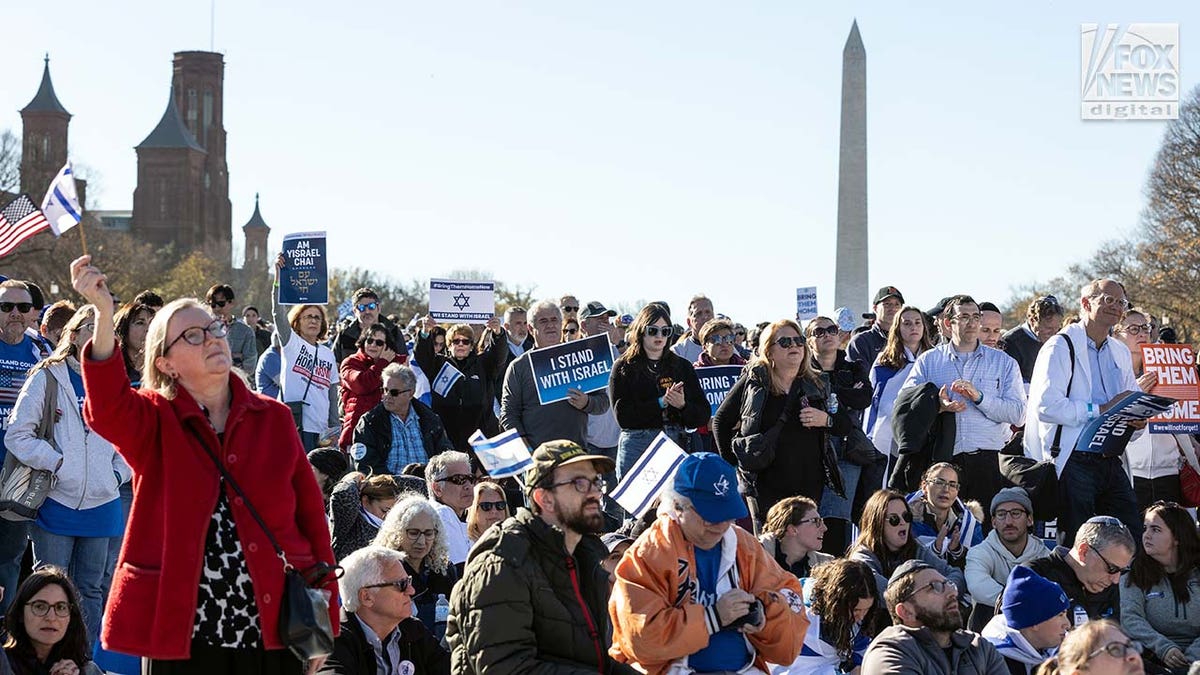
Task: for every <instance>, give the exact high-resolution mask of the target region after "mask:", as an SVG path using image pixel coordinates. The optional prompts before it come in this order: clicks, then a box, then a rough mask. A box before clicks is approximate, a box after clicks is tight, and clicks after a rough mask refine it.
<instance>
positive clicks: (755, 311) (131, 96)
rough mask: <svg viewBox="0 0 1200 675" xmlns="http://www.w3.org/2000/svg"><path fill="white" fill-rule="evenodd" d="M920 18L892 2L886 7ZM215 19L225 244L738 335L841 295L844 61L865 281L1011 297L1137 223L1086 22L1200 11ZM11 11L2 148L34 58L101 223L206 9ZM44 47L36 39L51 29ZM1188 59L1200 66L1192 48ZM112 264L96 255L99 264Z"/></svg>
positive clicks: (366, 5) (349, 9) (313, 11)
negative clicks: (848, 43)
mask: <svg viewBox="0 0 1200 675" xmlns="http://www.w3.org/2000/svg"><path fill="white" fill-rule="evenodd" d="M900 4H904V5H906V6H904V7H900V6H898V5H900ZM977 4H978V3H949V2H945V3H928V2H925V3H889V2H877V3H876V2H870V3H868V2H862V3H853V2H847V3H800V2H786V1H783V0H780V1H777V2H750V3H728V2H715V1H712V2H704V1H693V2H683V1H671V2H657V3H635V2H604V3H600V2H591V3H584V2H561V1H558V2H551V1H549V0H547V1H545V2H518V3H495V2H478V3H432V2H426V3H413V2H403V3H390V2H374V1H371V2H365V1H364V2H358V3H348V4H343V5H336V4H330V3H326V2H313V1H309V0H297V1H296V2H289V3H283V2H271V3H267V2H251V1H243V2H238V3H233V2H229V1H228V0H223V1H222V0H219V1H218V3H217V6H216V31H215V42H214V45H215V48H216V50H217V51H220V52H222V53H224V54H225V60H226V71H225V126H226V130H227V132H228V158H229V171H230V198H231V200H232V202H233V213H234V215H233V221H234V231H235V236H238V237H240V227H241V225H242V224H244V223H245V221H246V220H247V219H248V218H249V217H250V214H251V212H252V211H253V205H254V204H253V203H254V194H255V192H259V193H261V194H262V209H263V215H264V217H265V218H266V220H267V223H268V224H269V225H270V226H271V227H272V245H273V246H277V245H278V242H279V239H280V238H281V236H282V235H283V234H284V233H285V232H290V231H302V230H312V229H326V230H328V231H329V233H330V238H331V239H330V244H329V246H330V261H331V263H332V264H333V265H335V266H346V265H358V266H365V267H370V268H373V269H376V270H379V271H381V272H383V273H386V274H390V275H392V276H394V277H397V278H401V279H408V278H412V277H420V278H427V277H431V276H434V277H436V276H443V275H445V274H446V273H447V272H449V271H450V270H453V269H463V268H475V269H486V270H490V271H492V272H493V273H494V275H495V277H496V278H497V279H499V280H502V281H505V282H508V283H510V284H522V285H525V286H528V285H530V284H536V285H537V287H538V291H539V294H540V295H544V296H547V297H549V296H557V295H558V294H560V293H562V292H564V291H570V292H573V293H575V294H576V295H577V296H578V297H579V298H580V299H581V300H584V301H587V300H590V299H599V300H602V301H604V302H606V303H609V304H614V303H619V302H631V301H633V300H636V299H665V300H667V301H669V302H670V303H671V304H672V306H673V308H674V309H675V310H676V314H677V318H681V316H682V310H683V308H684V306H685V305H686V302H687V298H688V297H690V296H691V295H692V294H693V293H695V292H704V293H707V294H708V295H710V296H711V297H712V298H713V299H714V301H715V304H716V309H717V311H718V312H724V313H727V314H730V315H732V316H733V317H734V318H735V319H738V320H742V321H746V322H750V321H758V320H765V319H774V318H778V317H782V316H787V315H790V314H792V313H794V311H795V304H794V297H795V288H796V287H797V286H809V285H816V286H818V287H819V298H820V305H821V308H822V310H823V311H826V310H828V311H831V310H832V309H833V307H832V306H831V304H832V301H833V273H834V233H835V225H836V218H837V211H836V203H837V162H838V122H839V103H840V83H841V52H842V46H843V44H844V42H845V39H846V35H847V33H848V31H849V28H850V23H851V20H852V19H854V18H855V17H857V19H858V22H859V27H860V29H861V32H862V36H863V40H864V43H865V45H866V49H867V83H868V84H867V88H868V91H867V98H868V103H867V105H868V147H869V154H868V164H869V179H868V180H869V205H870V206H869V213H870V216H869V218H870V247H871V270H870V285H871V287H872V288H874V287H877V286H880V285H884V284H894V285H896V286H898V287H900V289H901V290H902V291H903V292H904V293H905V295H906V297H907V299H908V300H909V301H910V302H915V303H917V304H920V305H922V306H928V305H931V304H933V302H934V301H935V300H936V299H937V298H938V297H940V296H943V295H946V294H948V293H950V292H969V293H972V294H974V295H975V296H976V297H977V298H980V299H992V300H995V301H1005V300H1007V299H1008V298H1009V296H1010V288H1011V287H1012V286H1014V285H1017V284H1021V283H1026V282H1029V281H1032V280H1035V279H1046V278H1049V277H1052V276H1054V275H1056V274H1058V273H1059V272H1060V271H1061V270H1063V269H1064V268H1065V267H1066V266H1067V265H1068V264H1070V263H1071V262H1073V261H1075V260H1078V259H1081V258H1084V257H1086V256H1087V255H1088V254H1089V253H1090V252H1091V251H1092V250H1093V249H1094V248H1095V246H1096V245H1097V244H1098V243H1099V242H1101V241H1103V240H1105V239H1108V238H1112V237H1115V236H1119V235H1122V234H1124V233H1128V232H1130V231H1131V230H1132V229H1133V228H1134V227H1136V225H1137V222H1138V215H1139V212H1140V210H1141V208H1142V203H1143V197H1142V190H1143V185H1144V182H1145V177H1146V173H1147V170H1148V169H1149V167H1150V165H1151V163H1152V161H1153V158H1154V154H1155V152H1156V150H1157V147H1158V143H1159V140H1160V138H1161V135H1162V132H1163V129H1164V123H1161V122H1124V123H1122V122H1086V123H1085V122H1083V121H1081V120H1080V119H1079V87H1080V37H1079V25H1080V23H1081V22H1085V21H1098V22H1102V23H1103V22H1152V21H1164V22H1178V23H1179V24H1180V36H1181V43H1182V44H1181V57H1182V58H1181V70H1182V78H1181V80H1182V89H1183V91H1184V92H1185V93H1186V92H1187V91H1188V90H1190V89H1191V88H1192V87H1193V86H1195V84H1196V83H1197V82H1198V81H1200V80H1198V79H1197V78H1196V77H1193V75H1194V71H1193V70H1192V69H1191V68H1190V67H1189V64H1190V63H1193V62H1194V61H1191V60H1190V55H1191V53H1192V49H1189V47H1191V43H1190V41H1189V38H1190V37H1191V35H1192V33H1191V32H1190V30H1189V29H1190V27H1191V26H1192V25H1195V24H1194V23H1193V21H1192V20H1193V19H1196V18H1200V5H1197V4H1196V3H1191V2H1183V1H1178V2H1172V3H1156V5H1155V8H1154V9H1153V10H1151V9H1142V8H1138V6H1136V5H1133V4H1130V3H1127V2H1126V3H1122V2H1091V3H1055V4H1054V5H1052V6H1048V7H1045V8H1040V7H1039V8H1037V9H1014V8H1013V7H1012V6H1010V5H996V6H988V7H979V6H976V5H977ZM56 8H57V11H56V13H55V20H54V21H53V22H52V23H48V22H47V21H46V18H45V14H44V10H43V9H42V8H40V7H39V6H38V3H28V2H25V3H14V4H12V6H10V7H7V8H6V9H5V17H6V21H7V22H8V23H9V25H23V26H27V27H29V28H31V30H24V31H9V32H8V35H7V36H6V43H5V49H4V53H5V58H4V70H5V86H4V87H3V88H0V111H7V112H4V113H3V114H0V129H4V128H10V129H12V130H13V131H14V132H18V133H19V131H20V117H19V115H18V114H17V113H16V110H18V109H19V108H21V107H23V106H24V105H25V104H26V103H27V102H28V100H29V99H30V98H31V97H32V96H33V94H34V92H35V91H36V89H37V85H38V80H39V77H40V75H41V68H42V54H43V53H44V52H46V51H49V52H50V55H51V71H52V74H53V77H54V84H55V88H56V90H57V92H58V95H59V98H60V99H61V100H62V102H63V104H64V105H65V106H66V107H67V108H68V110H70V111H71V113H72V114H73V115H74V118H73V119H72V121H71V148H72V158H73V159H74V160H75V161H77V162H82V163H85V164H87V165H89V166H91V167H93V168H94V169H95V170H96V171H97V172H98V173H99V174H100V176H101V179H100V183H101V194H100V195H99V204H92V207H93V208H105V209H123V208H129V207H130V205H131V204H132V195H133V188H134V183H135V179H136V157H135V154H134V151H133V146H134V145H136V144H137V143H138V142H140V141H141V140H142V138H144V137H145V136H146V134H148V133H149V131H150V130H151V129H152V128H153V127H154V125H155V124H156V123H157V121H158V119H159V117H160V116H161V115H162V110H163V107H164V105H165V101H166V95H167V91H168V85H169V83H170V76H171V58H172V53H173V52H175V51H182V50H188V49H208V48H209V40H210V31H209V10H210V5H209V3H208V2H194V3H190V4H187V5H185V4H183V3H174V2H171V3H165V2H150V1H144V2H143V1H136V0H130V1H120V0H118V1H117V2H114V3H94V2H91V3H85V2H77V1H75V0H63V1H62V2H60V3H58V4H57V5H56ZM43 28H44V29H43ZM1197 45H1198V46H1197V47H1196V49H1200V43H1197ZM101 264H102V261H101Z"/></svg>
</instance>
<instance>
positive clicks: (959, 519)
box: [0, 256, 1200, 675]
mask: <svg viewBox="0 0 1200 675" xmlns="http://www.w3.org/2000/svg"><path fill="white" fill-rule="evenodd" d="M285 264H286V263H285V261H284V260H283V258H282V257H280V259H279V260H278V261H277V268H276V269H277V270H278V269H282V267H283V266H284V265H285ZM109 271H110V272H111V270H109ZM71 273H72V281H73V285H74V291H75V292H76V293H77V294H78V296H80V297H81V298H82V299H83V300H84V302H85V303H86V304H82V305H80V306H78V307H76V306H75V305H74V304H72V303H71V301H70V300H68V299H60V300H57V301H55V302H50V301H49V300H50V299H48V298H46V297H45V296H44V294H43V292H42V290H41V288H40V287H39V286H38V285H37V284H36V283H35V282H34V281H17V280H6V281H2V282H0V415H2V416H3V419H4V425H3V431H2V432H0V439H2V446H3V448H4V451H5V452H6V453H7V455H8V456H9V458H10V459H11V460H12V461H10V462H9V463H10V464H13V463H19V464H21V465H24V466H26V467H29V468H30V469H32V470H35V471H44V472H48V473H49V474H51V475H52V476H53V480H52V481H51V482H50V487H49V489H48V491H47V493H46V494H45V495H44V497H45V500H44V502H43V503H41V504H40V507H39V508H38V510H37V515H36V517H35V518H33V519H24V520H23V519H20V518H16V517H12V518H10V517H9V516H10V515H12V514H7V513H6V514H3V515H4V516H5V517H4V518H0V586H2V587H3V589H4V593H3V595H2V596H0V609H2V610H3V613H4V615H5V616H4V642H3V646H4V651H5V655H6V657H7V658H0V675H4V674H5V673H9V672H11V673H15V674H17V675H33V674H48V675H74V674H76V673H87V674H88V675H95V674H98V673H102V672H109V673H118V674H127V675H131V674H134V673H149V674H151V675H159V674H162V673H167V674H172V675H174V674H191V673H255V674H259V673H268V674H274V673H302V672H306V673H310V674H312V673H327V674H339V675H350V674H360V673H361V674H369V675H375V674H380V675H419V674H423V673H432V674H436V675H441V674H448V673H451V672H453V673H454V674H455V675H471V674H474V675H496V674H502V673H510V672H535V671H536V672H578V673H586V672H593V673H595V672H600V673H601V674H606V673H616V674H620V673H633V672H635V671H636V672H641V673H646V674H648V675H690V674H692V673H695V674H698V675H705V674H715V673H726V674H728V673H763V674H765V673H768V672H769V673H771V674H772V675H808V674H813V675H839V674H862V675H867V674H874V673H914V674H915V673H923V674H929V673H947V674H949V673H964V674H975V673H978V674H987V675H1003V674H1018V673H1020V674H1024V675H1031V674H1033V673H1083V672H1087V673H1094V674H1101V675H1103V674H1106V673H1142V672H1148V673H1156V674H1157V673H1165V674H1172V675H1179V674H1185V673H1189V670H1190V672H1191V673H1196V672H1200V665H1198V664H1200V535H1198V530H1197V521H1196V516H1195V511H1194V509H1193V508H1190V507H1191V506H1194V501H1195V499H1196V496H1195V494H1194V493H1193V492H1192V491H1191V490H1190V488H1189V487H1188V486H1187V485H1185V483H1187V482H1188V480H1189V479H1188V478H1187V477H1188V476H1189V475H1194V473H1195V472H1196V471H1197V470H1198V469H1200V466H1197V461H1196V448H1197V447H1198V444H1197V441H1196V440H1195V439H1194V438H1193V437H1192V436H1190V435H1186V434H1178V435H1172V434H1151V433H1149V432H1148V431H1146V430H1145V429H1143V428H1142V427H1144V426H1145V425H1144V423H1141V422H1132V423H1130V427H1131V430H1132V433H1130V434H1128V435H1129V436H1130V438H1129V439H1128V442H1127V443H1126V444H1122V445H1120V447H1119V448H1118V449H1117V450H1115V451H1114V450H1112V449H1111V448H1110V449H1108V450H1107V451H1105V452H1092V451H1091V450H1090V447H1089V445H1088V444H1087V443H1079V442H1078V439H1079V438H1080V436H1081V434H1083V433H1084V428H1085V427H1086V426H1087V424H1088V423H1089V422H1090V421H1092V420H1094V419H1096V418H1097V417H1098V416H1101V415H1103V414H1104V413H1105V412H1106V411H1107V410H1109V409H1110V408H1111V407H1112V406H1114V405H1116V404H1117V402H1119V401H1120V400H1121V399H1122V398H1123V397H1124V396H1126V395H1127V394H1129V393H1131V392H1148V393H1150V392H1153V391H1154V390H1155V387H1156V386H1157V384H1158V381H1157V377H1156V376H1155V375H1154V374H1153V372H1151V373H1147V372H1145V367H1144V364H1143V363H1142V359H1141V350H1140V347H1141V345H1142V344H1146V343H1152V342H1160V341H1166V342H1170V341H1173V340H1174V337H1173V336H1172V335H1170V334H1169V332H1170V327H1169V326H1161V325H1158V324H1157V322H1156V320H1155V318H1154V317H1153V316H1152V315H1151V314H1149V313H1147V312H1146V311H1145V310H1142V309H1138V308H1136V307H1133V306H1131V303H1130V301H1129V298H1128V297H1127V296H1126V294H1125V290H1124V288H1123V287H1122V286H1121V284H1120V283H1119V282H1118V281H1115V280H1111V279H1099V280H1096V281H1093V282H1091V283H1089V284H1087V285H1086V286H1084V287H1083V288H1082V289H1081V290H1080V293H1079V297H1078V298H1074V299H1072V300H1071V302H1069V303H1065V302H1060V301H1059V300H1058V299H1057V298H1055V297H1053V296H1044V297H1040V298H1037V299H1035V300H1034V301H1033V302H1031V303H1030V305H1029V307H1028V312H1027V316H1026V319H1025V320H1024V321H1023V322H1021V323H1020V324H1019V325H1017V326H1012V327H1009V328H1008V329H1007V330H1005V327H1004V326H1003V320H1004V318H1003V314H1002V313H1001V312H1000V310H999V309H998V308H997V307H996V306H995V305H994V304H992V303H989V302H978V301H976V300H975V299H974V298H972V297H971V296H969V295H962V294H960V295H953V296H950V297H946V298H943V299H941V300H940V301H939V302H938V303H937V304H936V305H935V306H934V307H933V308H932V309H929V310H922V309H921V308H919V307H918V306H917V305H914V304H909V303H907V302H906V301H905V298H904V296H903V294H902V293H901V292H900V290H899V289H898V288H896V287H894V286H886V287H883V288H881V289H880V290H879V292H878V293H877V294H876V295H875V296H874V299H873V303H872V307H871V310H872V311H871V312H870V313H868V314H864V315H863V316H862V319H861V320H860V319H859V318H858V317H855V316H853V315H852V314H850V313H849V312H848V311H845V310H838V311H837V312H834V313H833V314H832V316H824V315H822V316H817V317H815V318H811V319H808V320H807V321H804V322H800V321H795V320H792V319H781V320H777V321H769V322H763V323H758V324H750V325H751V328H750V329H749V330H747V328H746V326H745V325H743V324H740V323H737V322H735V321H733V320H732V319H730V318H729V317H727V316H725V315H723V314H719V313H717V312H716V311H715V309H714V307H713V303H712V301H711V300H710V299H709V298H707V297H705V296H703V295H697V296H695V297H694V298H692V299H691V300H690V301H689V303H688V305H687V307H686V318H685V319H684V321H683V322H682V323H680V324H677V323H676V322H675V321H674V319H673V315H672V311H671V308H670V307H669V305H668V304H667V303H665V302H653V303H650V304H648V305H646V306H645V307H643V308H641V309H640V311H638V312H637V313H636V314H634V315H622V316H618V313H617V312H615V311H613V310H610V309H608V308H607V307H606V306H605V305H604V304H603V303H602V302H599V301H590V302H587V303H581V302H579V300H578V299H577V298H576V297H574V296H571V295H566V296H563V297H561V298H558V299H555V300H546V301H540V302H537V303H534V304H533V305H532V306H530V307H528V308H523V307H509V308H507V309H506V310H505V311H504V313H503V315H502V316H496V317H493V318H492V319H490V320H488V321H486V322H484V323H483V324H481V325H470V324H465V323H460V324H454V325H449V326H443V325H439V324H438V323H437V322H436V321H434V320H433V319H432V318H430V317H424V318H423V319H419V320H414V321H413V322H411V323H408V324H405V323H404V322H402V321H400V320H398V319H397V318H396V317H395V316H388V315H387V314H386V312H385V310H386V309H387V308H386V307H384V306H383V304H382V302H381V299H380V297H379V295H378V293H376V292H375V291H373V290H372V289H370V288H362V289H359V290H357V291H356V292H355V293H354V295H353V298H352V307H351V315H350V316H348V317H346V318H344V319H342V320H340V321H331V320H330V317H328V316H327V315H326V313H325V308H324V307H323V306H320V305H294V306H284V305H280V304H278V303H274V302H273V303H272V307H271V308H270V309H271V311H270V312H269V313H268V314H266V315H263V314H260V312H259V310H258V309H257V308H256V307H252V306H246V307H243V308H242V310H241V312H240V313H239V312H238V311H237V310H238V307H237V306H236V305H235V304H234V301H235V298H236V295H235V292H236V289H234V288H232V287H230V286H229V285H226V284H217V285H214V286H213V287H212V288H211V289H210V290H209V291H208V293H207V294H206V295H205V298H204V300H203V301H200V300H196V299H188V298H179V299H171V300H170V301H168V302H164V299H163V298H161V297H159V296H158V295H157V294H156V293H154V292H152V291H146V292H144V293H142V294H139V295H138V296H137V298H135V299H134V300H133V301H131V302H129V303H120V302H118V301H117V300H116V298H115V296H114V295H113V294H112V293H111V292H110V290H109V288H108V283H107V276H106V275H105V273H104V271H102V270H101V269H99V268H98V267H97V266H95V265H93V264H92V261H91V260H90V258H88V257H87V256H85V257H83V258H80V259H78V260H76V261H75V262H74V263H73V265H72V269H71ZM264 317H265V318H264ZM598 335H605V336H607V338H608V343H609V344H610V346H611V349H612V351H613V357H614V365H613V368H612V371H611V377H610V379H609V383H608V386H607V388H606V389H598V390H594V391H582V390H578V389H571V390H570V391H569V393H568V396H567V398H566V399H565V400H560V401H556V402H552V403H547V404H542V403H541V402H540V399H539V396H538V391H537V386H536V383H535V380H534V373H533V368H532V366H531V358H530V353H531V352H532V351H534V350H535V349H540V348H545V347H549V346H554V345H558V344H560V343H563V342H568V341H571V340H575V339H579V338H583V337H594V336H598ZM712 366H734V367H737V368H739V369H740V371H739V372H740V373H741V374H740V377H738V378H737V380H736V382H735V384H733V386H732V388H731V389H730V390H729V391H728V392H727V393H726V394H725V396H724V399H723V400H722V401H721V402H720V404H719V405H718V406H713V405H711V404H710V401H709V398H708V396H707V395H706V392H705V390H704V388H703V387H702V386H701V380H700V376H699V375H698V369H700V368H707V367H712ZM447 372H453V373H457V374H458V376H457V377H452V378H447V377H445V374H446V373H447ZM510 430H512V431H515V432H516V433H518V434H519V435H520V436H521V437H522V438H523V439H524V441H525V443H526V444H527V445H528V447H529V448H530V449H531V462H532V464H531V468H529V469H528V470H527V471H526V472H525V473H524V474H522V475H519V476H515V477H514V476H507V477H500V478H496V477H492V476H489V475H488V473H487V471H486V468H485V464H484V462H482V461H481V460H480V458H479V456H478V455H477V454H476V452H475V449H474V448H473V447H472V444H471V440H470V439H471V438H472V436H473V435H475V434H476V432H481V433H483V434H484V435H485V436H487V437H491V436H494V435H497V434H500V433H502V432H507V431H510ZM664 436H665V437H666V438H667V439H669V440H670V441H671V442H673V443H674V444H676V445H677V446H679V447H680V448H681V449H683V450H684V451H685V453H686V456H685V457H684V458H683V459H682V461H680V462H679V463H678V466H677V468H676V469H675V470H674V473H673V474H671V475H668V476H664V477H663V478H662V479H661V480H660V481H659V483H660V488H661V489H660V491H659V493H658V494H657V495H656V499H655V501H654V505H653V508H651V509H650V510H649V511H648V512H646V513H644V514H635V513H628V512H626V511H625V510H624V509H623V508H622V507H621V505H620V504H617V503H616V502H615V501H614V500H613V499H611V498H610V497H609V496H608V493H609V492H611V490H612V488H613V487H614V486H615V485H616V484H617V483H618V481H621V480H622V479H624V478H626V477H627V476H628V475H629V474H630V473H631V471H633V469H634V467H635V465H637V464H638V461H639V459H641V458H642V457H643V455H644V454H645V453H646V452H648V450H649V448H650V447H651V446H652V444H653V443H654V442H655V440H656V439H659V438H661V437H664ZM0 508H2V507H0ZM297 572H298V573H299V575H300V576H301V577H302V578H303V579H304V580H305V584H306V585H307V586H308V587H309V588H311V589H317V590H319V591H321V592H322V593H318V594H317V595H319V596H321V597H324V598H326V599H327V600H328V602H327V603H326V604H327V610H326V609H325V608H324V607H323V608H322V610H321V612H322V613H324V612H325V611H327V613H328V617H327V619H328V621H329V625H330V629H331V632H332V633H333V634H335V635H336V637H335V638H334V639H333V642H332V647H331V649H327V650H325V651H323V652H320V653H315V654H312V655H311V656H305V655H304V654H305V652H302V650H297V649H296V648H294V647H293V645H292V642H291V641H290V640H291V638H289V636H288V631H287V630H286V629H284V626H285V623H288V621H289V612H292V611H294V609H295V608H294V606H293V605H292V603H294V602H295V596H294V594H292V593H291V592H290V583H291V581H290V580H291V579H292V577H293V576H294V575H295V574H296V573H297ZM288 625H290V623H288Z"/></svg>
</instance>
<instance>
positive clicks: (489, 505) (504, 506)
mask: <svg viewBox="0 0 1200 675" xmlns="http://www.w3.org/2000/svg"><path fill="white" fill-rule="evenodd" d="M479 508H480V510H482V511H483V512H484V513H491V511H492V510H493V509H495V510H496V511H507V510H508V502H505V501H499V502H479Z"/></svg>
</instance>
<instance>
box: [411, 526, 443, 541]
mask: <svg viewBox="0 0 1200 675" xmlns="http://www.w3.org/2000/svg"><path fill="white" fill-rule="evenodd" d="M437 533H438V531H437V528H436V527H435V528H433V529H431V530H419V529H417V528H415V527H410V528H407V529H406V530H404V534H407V535H408V538H409V539H412V540H413V541H416V540H418V539H420V538H421V537H425V538H426V539H433V538H434V537H436V536H437Z"/></svg>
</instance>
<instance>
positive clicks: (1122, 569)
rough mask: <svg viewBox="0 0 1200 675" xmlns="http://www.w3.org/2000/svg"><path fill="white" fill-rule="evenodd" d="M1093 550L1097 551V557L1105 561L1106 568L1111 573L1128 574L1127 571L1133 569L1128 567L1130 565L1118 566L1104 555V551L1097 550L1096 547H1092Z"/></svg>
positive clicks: (1093, 551)
mask: <svg viewBox="0 0 1200 675" xmlns="http://www.w3.org/2000/svg"><path fill="white" fill-rule="evenodd" d="M1091 551H1092V553H1095V554H1096V557H1097V558H1099V559H1100V561H1101V562H1103V563H1104V569H1105V570H1106V571H1107V572H1108V573H1109V574H1126V573H1127V572H1129V570H1130V569H1131V568H1130V567H1128V566H1126V567H1117V566H1116V565H1114V564H1112V563H1110V562H1109V561H1108V558H1105V557H1104V555H1103V554H1102V553H1100V551H1097V550H1096V549H1094V548H1093V549H1091Z"/></svg>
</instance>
